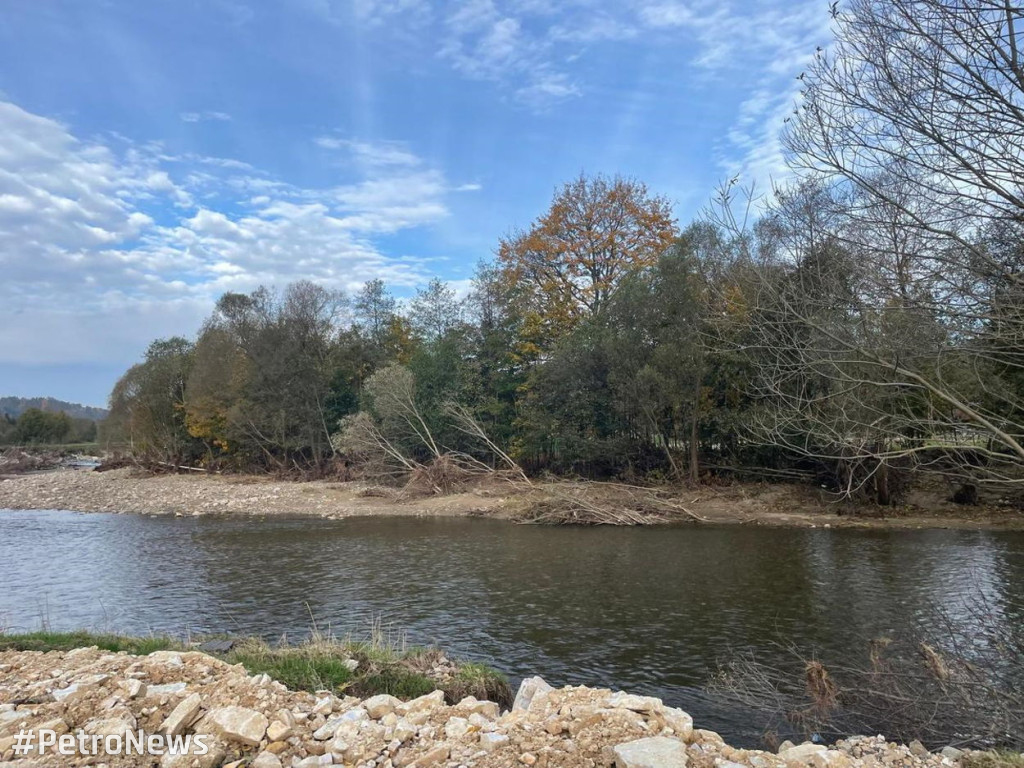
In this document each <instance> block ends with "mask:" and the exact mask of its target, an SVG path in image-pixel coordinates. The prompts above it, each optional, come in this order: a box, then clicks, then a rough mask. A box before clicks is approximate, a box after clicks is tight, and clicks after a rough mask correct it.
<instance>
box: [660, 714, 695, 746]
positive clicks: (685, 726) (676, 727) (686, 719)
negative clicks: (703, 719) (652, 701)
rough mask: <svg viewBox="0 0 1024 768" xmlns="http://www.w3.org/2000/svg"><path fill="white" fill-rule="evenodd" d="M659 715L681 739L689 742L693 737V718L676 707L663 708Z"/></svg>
mask: <svg viewBox="0 0 1024 768" xmlns="http://www.w3.org/2000/svg"><path fill="white" fill-rule="evenodd" d="M658 714H659V715H661V719H662V720H664V721H665V725H667V726H668V727H669V728H671V729H672V730H673V732H674V733H675V734H676V736H678V737H679V738H681V739H684V740H686V741H689V740H690V738H691V737H692V736H693V718H692V717H690V715H689V714H687V713H686V712H683V710H681V709H676V708H675V707H663V708H662V710H661V712H659V713H658Z"/></svg>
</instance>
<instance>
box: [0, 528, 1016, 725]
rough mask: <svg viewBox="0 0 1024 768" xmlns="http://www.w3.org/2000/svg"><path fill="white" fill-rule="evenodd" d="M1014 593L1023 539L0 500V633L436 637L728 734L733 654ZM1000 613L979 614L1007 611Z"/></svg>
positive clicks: (841, 642)
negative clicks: (0, 504) (142, 511)
mask: <svg viewBox="0 0 1024 768" xmlns="http://www.w3.org/2000/svg"><path fill="white" fill-rule="evenodd" d="M978 594H983V595H985V596H986V597H987V598H988V599H989V601H990V603H991V604H992V605H993V606H995V607H996V609H997V610H999V609H1000V608H999V607H1000V606H1001V605H1004V604H1005V603H1006V601H1007V600H1008V599H1010V598H1012V597H1014V596H1020V595H1021V594H1024V534H1022V533H1020V532H996V531H965V530H922V531H900V530H851V529H832V530H827V529H821V528H818V529H808V528H803V529H783V528H771V529H766V528H747V527H743V526H687V527H678V528H649V529H621V528H616V529H579V528H554V529H552V528H539V527H533V526H518V525H513V524H509V523H507V522H502V521H495V520H482V519H464V518H404V517H387V518H352V519H347V520H329V519H323V518H317V519H312V518H301V517H266V518H232V517H196V518H173V517H149V516H140V515H116V514H103V513H98V514H78V513H74V512H65V511H18V512H13V511H6V512H0V627H4V628H6V629H8V630H11V631H15V630H31V629H38V628H39V627H40V626H43V625H45V626H48V627H51V628H53V629H72V628H91V629H101V630H111V631H118V632H124V633H133V634H139V633H149V632H160V633H164V632H167V633H173V634H176V635H185V634H189V633H191V634H193V635H203V634H210V633H225V632H226V633H240V634H259V635H262V636H264V637H267V638H270V639H273V638H277V637H280V636H282V635H285V634H287V635H289V636H290V637H292V638H293V639H294V638H298V637H301V636H303V635H304V634H306V633H308V631H309V630H310V627H311V625H312V624H313V623H314V622H315V624H316V626H317V627H318V628H319V629H320V630H322V631H325V630H330V631H333V632H335V633H336V634H343V635H344V634H348V633H354V634H357V635H358V634H362V633H365V632H366V631H367V630H368V628H369V626H370V624H371V622H374V621H377V622H379V623H380V622H382V624H383V626H384V627H385V629H387V628H390V631H391V633H392V636H393V639H395V640H402V639H405V640H406V641H407V642H409V643H411V644H437V645H439V646H442V647H443V648H445V649H447V650H449V651H450V652H452V653H454V654H456V655H460V656H464V657H469V658H472V659H477V660H480V661H483V662H486V663H489V664H491V665H493V666H495V667H498V668H499V669H502V670H503V671H505V672H506V673H507V674H509V676H510V677H512V678H513V679H514V680H517V679H518V678H520V677H523V676H526V675H532V674H539V675H542V676H543V677H544V678H546V679H547V680H548V681H549V682H551V683H552V684H555V685H564V684H588V685H602V686H608V687H612V688H622V689H624V690H628V691H631V692H635V693H643V694H650V695H655V696H658V697H661V698H663V699H665V700H666V701H667V702H668V703H670V704H673V705H677V706H681V707H683V708H684V709H687V710H688V711H691V713H692V714H694V715H695V716H696V717H698V719H699V720H700V721H701V722H704V723H707V727H711V728H714V729H716V730H719V731H721V732H722V733H723V734H727V735H729V736H731V737H734V738H737V739H741V740H745V741H749V737H750V736H751V734H750V733H749V732H748V731H749V728H750V723H749V722H748V717H747V715H746V714H743V713H736V712H730V711H727V710H721V709H720V708H718V707H716V706H714V705H713V704H712V703H711V702H709V701H707V700H706V698H705V697H704V695H703V694H702V693H701V692H700V690H699V689H700V687H701V686H702V685H703V684H704V683H705V682H706V681H707V678H708V676H709V675H710V674H711V673H712V672H713V670H714V669H715V666H716V664H717V662H718V661H719V660H721V659H723V658H727V657H729V656H730V655H731V654H732V653H734V652H736V651H737V650H753V651H755V652H756V653H758V654H759V655H761V656H762V657H765V658H768V659H769V660H775V659H774V656H773V655H777V654H779V653H780V651H779V650H778V648H777V647H776V646H775V645H774V642H775V641H777V640H779V639H780V638H781V639H785V640H787V641H792V642H794V643H796V644H798V645H800V646H803V647H805V648H817V649H820V651H821V652H822V653H823V655H826V656H827V655H833V656H836V655H838V656H840V657H843V656H846V655H848V654H855V653H861V652H863V650H864V649H863V647H861V645H860V644H859V641H857V640H856V639H855V638H856V637H857V636H863V635H868V634H870V635H891V634H893V633H899V632H902V631H905V630H908V629H910V628H911V625H920V626H923V627H925V628H926V629H927V628H928V627H929V626H934V625H937V623H938V622H939V621H940V620H941V616H942V615H946V614H948V613H949V612H953V613H954V614H955V613H956V611H957V610H959V609H960V607H962V606H963V605H965V604H966V602H969V601H971V600H973V599H974V598H975V597H976V596H977V595H978ZM1019 619H1020V617H1014V616H1010V615H996V616H994V617H993V620H996V621H1006V622H1014V621H1019Z"/></svg>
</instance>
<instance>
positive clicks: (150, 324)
mask: <svg viewBox="0 0 1024 768" xmlns="http://www.w3.org/2000/svg"><path fill="white" fill-rule="evenodd" d="M829 19H830V17H829V13H828V3H827V2H826V1H825V0H810V1H808V0H707V1H706V0H461V1H459V2H456V1H454V0H453V1H451V2H437V1H435V0H145V2H140V1H139V0H4V1H3V3H0V395H20V396H25V397H28V396H51V397H58V398H61V399H65V400H71V401H74V402H82V403H86V404H90V405H104V404H105V403H106V400H107V396H108V394H109V392H110V388H111V387H112V386H113V384H114V382H115V381H116V380H117V378H118V376H119V375H120V374H121V373H123V372H124V370H125V369H126V368H127V367H128V366H129V365H131V364H132V363H134V362H137V361H138V360H139V359H140V358H141V356H142V354H143V353H144V351H145V349H146V346H147V345H148V344H149V342H150V341H151V340H153V339H154V338H159V337H166V336H170V335H185V336H192V335H194V334H195V332H196V331H197V330H198V328H199V326H200V324H201V323H202V321H203V319H204V317H206V316H207V315H209V313H210V311H211V308H212V305H213V302H214V301H215V300H216V298H217V297H218V296H219V295H220V294H222V293H224V292H225V291H250V290H252V289H254V288H256V287H257V286H258V285H261V284H263V285H268V286H279V287H280V286H283V285H285V284H287V283H288V282H290V281H293V280H297V279H310V280H313V281H316V282H319V283H322V284H324V285H328V286H331V287H336V288H342V289H345V290H346V291H349V292H355V291H357V290H358V289H359V287H360V286H361V285H362V284H363V283H364V282H366V281H367V280H371V279H374V278H381V279H383V280H384V281H385V282H386V283H387V284H388V285H389V287H390V288H391V289H392V291H393V292H394V293H395V294H396V295H397V296H399V297H407V296H409V295H412V294H413V293H414V291H415V289H416V287H417V286H422V285H424V284H425V283H426V282H427V281H428V280H429V279H430V278H431V277H433V276H439V277H441V278H442V279H445V280H448V281H450V282H451V283H452V285H453V286H454V287H456V288H457V289H458V290H460V291H462V292H465V291H466V290H467V289H468V286H469V281H470V279H471V278H472V275H473V272H474V270H475V268H476V265H477V264H478V263H479V262H480V261H481V260H485V259H489V258H491V257H492V256H493V252H494V249H495V248H496V246H497V243H498V241H499V239H500V238H501V237H502V235H504V234H507V233H508V232H510V231H512V230H513V229H515V228H522V227H528V226H529V224H530V222H531V221H532V220H534V219H535V218H536V217H537V216H539V215H541V214H542V213H543V212H544V211H545V209H546V208H547V207H548V205H549V204H550V202H551V199H552V196H553V195H554V193H555V191H556V189H557V188H558V187H559V185H561V184H563V183H564V182H566V181H568V180H569V179H571V178H573V177H576V176H578V175H579V174H580V173H587V174H598V173H604V174H609V175H613V174H622V175H624V176H631V177H635V178H637V179H640V180H641V181H643V182H645V183H646V184H647V185H648V187H649V188H650V189H651V191H652V192H654V193H657V194H661V195H665V196H666V197H668V198H669V199H670V200H671V201H673V203H674V205H675V214H676V216H677V217H678V219H679V221H680V223H681V224H685V223H686V222H687V221H689V220H690V219H692V218H693V217H694V216H695V215H696V214H697V213H699V211H700V209H701V208H702V207H703V206H704V205H706V203H707V202H708V200H709V199H710V197H711V195H712V193H713V190H714V188H715V186H716V185H717V184H718V183H720V182H721V181H723V180H724V179H728V178H732V177H733V176H735V175H737V174H739V175H740V177H741V180H742V181H743V182H744V183H749V182H756V183H757V185H758V186H759V188H760V189H762V190H766V189H768V188H769V187H770V184H771V182H772V181H773V180H779V179H780V178H783V177H784V176H785V174H786V169H785V163H784V159H783V157H782V153H781V151H780V146H779V139H778V136H779V131H780V128H781V127H782V122H783V119H784V118H785V117H786V116H787V115H788V114H789V113H790V112H791V110H792V109H793V106H794V103H795V100H796V98H797V97H798V92H799V84H800V83H799V81H798V80H797V76H798V75H799V74H800V72H801V71H802V69H803V68H804V67H805V66H806V65H807V63H808V62H809V61H810V60H811V59H812V57H813V56H814V53H815V50H816V48H817V47H818V46H827V45H828V42H829V40H830V37H831V35H830V30H829Z"/></svg>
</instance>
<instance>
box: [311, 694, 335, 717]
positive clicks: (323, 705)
mask: <svg viewBox="0 0 1024 768" xmlns="http://www.w3.org/2000/svg"><path fill="white" fill-rule="evenodd" d="M333 711H334V697H333V696H324V697H323V698H322V699H317V700H316V704H314V705H313V714H315V715H329V714H331V712H333Z"/></svg>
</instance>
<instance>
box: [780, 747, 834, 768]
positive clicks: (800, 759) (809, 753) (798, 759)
mask: <svg viewBox="0 0 1024 768" xmlns="http://www.w3.org/2000/svg"><path fill="white" fill-rule="evenodd" d="M825 752H828V748H827V747H824V746H822V745H821V744H811V743H810V742H807V743H806V744H799V745H797V746H795V747H790V748H789V749H787V750H786V751H784V752H779V757H781V758H782V759H783V760H785V761H786V762H787V763H790V762H793V763H803V764H805V765H808V764H810V763H811V762H812V761H813V759H814V757H815V756H816V755H822V754H823V753H825Z"/></svg>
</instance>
